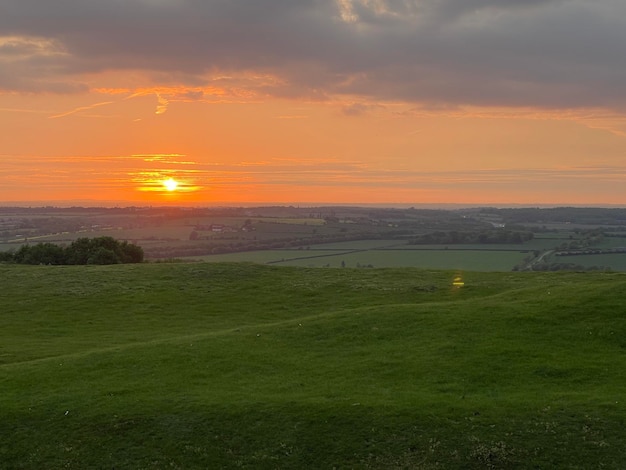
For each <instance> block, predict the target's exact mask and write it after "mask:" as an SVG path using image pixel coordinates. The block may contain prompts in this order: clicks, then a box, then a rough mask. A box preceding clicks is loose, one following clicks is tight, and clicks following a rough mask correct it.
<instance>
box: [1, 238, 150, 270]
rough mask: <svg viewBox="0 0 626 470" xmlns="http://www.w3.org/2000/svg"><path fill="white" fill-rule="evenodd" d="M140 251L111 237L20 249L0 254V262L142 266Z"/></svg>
mask: <svg viewBox="0 0 626 470" xmlns="http://www.w3.org/2000/svg"><path fill="white" fill-rule="evenodd" d="M143 257H144V253H143V249H142V248H141V247H140V246H138V245H135V244H133V243H128V242H126V241H119V240H116V239H114V238H113V237H97V238H78V239H77V240H75V241H73V242H72V243H71V244H69V245H67V246H62V245H56V244H54V243H38V244H36V245H23V246H22V247H21V248H20V249H19V250H17V251H8V252H4V253H0V261H3V262H8V263H17V264H54V265H61V264H120V263H141V262H142V261H143Z"/></svg>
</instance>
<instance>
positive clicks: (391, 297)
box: [0, 263, 626, 469]
mask: <svg viewBox="0 0 626 470" xmlns="http://www.w3.org/2000/svg"><path fill="white" fill-rule="evenodd" d="M455 275H457V273H453V272H445V271H423V270H414V269H375V270H372V269H335V270H331V269H297V268H276V267H266V266H260V265H246V264H208V263H207V264H204V263H193V264H145V265H115V266H106V267H97V266H86V267H85V266H76V267H51V266H36V267H24V266H0V276H2V279H3V284H4V288H3V289H2V293H1V294H0V435H2V436H6V437H3V439H2V440H1V441H0V461H1V462H3V465H4V467H3V468H33V469H34V468H80V469H84V468H184V469H188V468H255V469H256V468H333V467H336V468H425V469H430V468H555V467H560V468H599V467H601V466H602V467H604V468H621V467H622V463H623V462H624V461H626V444H624V442H623V435H624V433H623V426H624V419H625V418H626V410H625V408H624V403H623V391H624V389H625V386H626V377H624V372H623V371H624V370H626V355H625V354H624V351H625V349H624V348H625V347H626V318H625V315H624V313H625V312H626V304H625V301H624V299H625V298H626V276H624V275H621V274H607V273H599V274H590V273H587V274H575V273H556V274H537V273H464V274H463V278H464V281H465V286H464V287H462V288H454V287H453V286H452V281H453V278H454V277H455Z"/></svg>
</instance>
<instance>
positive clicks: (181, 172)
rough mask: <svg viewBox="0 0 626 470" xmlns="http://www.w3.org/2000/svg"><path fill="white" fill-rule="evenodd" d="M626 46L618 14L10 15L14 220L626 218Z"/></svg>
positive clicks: (572, 3) (80, 1) (124, 8)
mask: <svg viewBox="0 0 626 470" xmlns="http://www.w3.org/2000/svg"><path fill="white" fill-rule="evenodd" d="M624 44H626V2H624V1H623V0H594V1H589V0H297V1H295V0H106V1H103V0H0V205H9V204H11V203H19V204H24V203H26V204H33V205H35V204H40V203H45V204H46V205H55V204H90V205H120V204H123V205H160V204H164V205H166V204H177V205H207V206H209V205H216V204H254V203H279V204H293V203H298V204H318V203H319V204H333V203H335V204H366V203H367V204H392V203H393V204H408V205H416V206H418V205H426V204H439V203H441V204H449V203H456V204H469V205H492V204H493V205H498V204H500V205H506V204H521V205H540V204H548V205H549V204H554V205H562V204H563V205H569V204H571V205H623V204H626V191H625V190H624V188H625V185H624V183H625V182H626V52H624ZM167 181H169V183H168V184H167V185H166V184H165V182H167Z"/></svg>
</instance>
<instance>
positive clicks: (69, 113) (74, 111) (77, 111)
mask: <svg viewBox="0 0 626 470" xmlns="http://www.w3.org/2000/svg"><path fill="white" fill-rule="evenodd" d="M113 103H114V101H103V102H100V103H94V104H91V105H89V106H79V107H78V108H74V109H72V110H70V111H66V112H64V113H60V114H55V115H53V116H48V119H58V118H62V117H66V116H71V115H72V114H77V113H82V112H83V111H89V110H91V109H94V108H99V107H101V106H107V105H109V104H113Z"/></svg>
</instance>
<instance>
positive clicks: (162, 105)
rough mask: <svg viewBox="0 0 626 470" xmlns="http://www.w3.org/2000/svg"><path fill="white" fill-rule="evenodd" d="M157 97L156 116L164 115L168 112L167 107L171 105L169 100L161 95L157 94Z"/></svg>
mask: <svg viewBox="0 0 626 470" xmlns="http://www.w3.org/2000/svg"><path fill="white" fill-rule="evenodd" d="M156 97H157V107H156V111H155V114H163V113H165V111H167V106H168V105H169V104H170V102H169V100H168V99H167V98H165V97H163V96H161V95H160V94H158V93H157V94H156Z"/></svg>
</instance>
